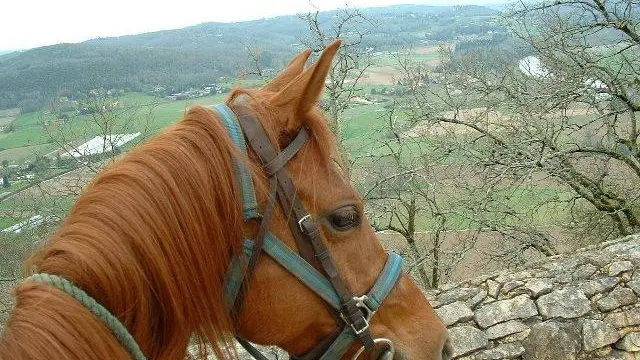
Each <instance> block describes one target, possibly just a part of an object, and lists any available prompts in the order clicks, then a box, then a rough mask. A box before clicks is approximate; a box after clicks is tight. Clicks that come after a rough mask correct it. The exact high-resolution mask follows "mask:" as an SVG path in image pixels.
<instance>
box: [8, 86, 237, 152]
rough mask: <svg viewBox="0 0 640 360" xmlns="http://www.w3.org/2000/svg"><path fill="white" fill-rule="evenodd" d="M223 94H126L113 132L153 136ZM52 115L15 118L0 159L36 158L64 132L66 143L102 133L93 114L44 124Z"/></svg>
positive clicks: (52, 145)
mask: <svg viewBox="0 0 640 360" xmlns="http://www.w3.org/2000/svg"><path fill="white" fill-rule="evenodd" d="M226 96H227V95H226V94H222V95H215V96H207V97H202V98H197V99H189V100H179V101H167V100H164V99H159V98H156V97H152V96H148V95H144V94H139V93H129V94H125V95H123V96H122V97H121V98H118V99H119V101H120V102H121V103H122V104H124V106H125V107H128V106H129V108H128V109H126V110H122V109H118V111H119V112H120V117H121V121H120V122H119V123H118V124H116V126H115V127H114V129H115V131H114V132H116V133H117V132H125V131H126V132H138V131H140V132H143V133H145V134H146V133H155V132H157V131H159V130H161V129H164V128H166V127H167V126H169V125H171V124H173V123H175V122H177V121H178V120H180V118H181V117H182V116H183V114H184V112H185V111H186V110H187V109H188V108H189V107H190V106H193V105H196V104H200V105H210V104H215V103H220V102H223V101H224V99H225V98H226ZM54 117H55V116H54V115H52V114H48V113H43V112H32V113H26V114H22V115H20V116H18V118H17V119H16V120H15V121H14V124H15V128H14V131H12V132H10V133H0V159H2V160H4V159H7V160H10V161H13V162H15V163H21V162H24V161H25V160H28V159H33V158H35V155H42V154H43V153H45V154H46V153H48V152H50V151H52V150H54V149H55V148H57V146H56V145H55V143H54V141H53V140H52V138H51V135H50V133H51V134H53V136H57V135H56V134H58V133H60V134H62V133H64V139H65V140H66V141H75V142H78V143H79V142H84V141H86V140H87V139H89V138H91V137H94V136H97V135H101V134H102V133H103V131H102V130H101V128H100V127H99V126H98V125H97V124H96V122H95V121H93V119H92V115H75V114H72V115H71V116H70V117H69V120H67V121H66V122H65V123H64V124H62V125H59V126H57V127H56V126H49V127H48V128H45V126H44V125H43V124H44V122H45V119H49V120H50V119H53V118H54Z"/></svg>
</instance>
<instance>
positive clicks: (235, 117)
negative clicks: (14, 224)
mask: <svg viewBox="0 0 640 360" xmlns="http://www.w3.org/2000/svg"><path fill="white" fill-rule="evenodd" d="M232 106H233V109H232V108H230V107H229V106H227V105H226V104H219V105H215V106H214V109H215V110H216V111H217V112H218V114H219V115H220V118H221V120H222V121H223V123H224V125H225V128H226V129H227V132H228V134H229V136H230V137H231V139H232V140H233V142H234V144H235V145H236V147H237V148H238V150H240V151H242V152H243V153H244V154H245V155H246V154H247V144H246V142H245V138H246V140H247V141H248V142H249V145H250V146H251V148H252V149H253V151H254V152H255V153H256V154H257V155H258V157H259V158H260V161H261V163H262V168H263V170H264V171H265V173H266V175H267V177H268V178H269V188H270V190H269V196H268V199H267V203H266V206H265V207H264V209H263V213H262V214H260V213H259V211H258V204H257V201H256V197H255V191H254V186H253V180H252V177H251V174H250V173H249V170H248V168H247V166H246V165H245V164H244V163H243V162H242V161H237V162H236V163H235V167H236V175H237V176H238V180H239V185H240V189H241V191H242V198H243V212H244V220H245V221H250V220H258V221H260V226H259V228H258V232H257V234H256V236H255V239H253V240H252V239H245V240H244V248H243V252H242V254H241V255H240V256H237V257H236V258H234V259H233V260H232V262H231V264H230V266H229V269H228V272H227V278H226V279H227V280H226V282H225V293H224V294H225V299H224V300H225V306H226V308H227V310H228V311H229V312H230V313H231V314H232V317H233V318H237V316H238V314H239V312H240V310H241V306H242V303H243V299H244V295H245V291H246V290H247V289H248V284H249V283H250V280H251V278H252V276H253V273H254V271H255V267H256V264H257V262H258V259H259V257H260V255H261V254H262V253H263V252H264V253H266V254H267V255H268V256H270V257H271V258H273V259H274V260H275V261H276V262H277V263H278V264H280V266H282V267H283V268H284V269H286V270H287V271H289V272H290V273H292V274H293V275H294V276H296V277H297V278H298V279H299V280H300V281H301V282H302V283H303V284H304V285H306V286H307V287H308V288H309V289H310V290H312V291H313V292H314V293H315V294H316V295H318V296H319V297H320V298H322V299H323V300H324V301H325V302H326V304H327V305H328V307H329V309H330V310H331V311H330V312H331V314H332V315H333V316H334V318H335V319H336V322H337V323H338V324H339V325H338V328H337V329H336V331H335V332H334V333H333V334H331V335H330V336H329V337H327V338H326V339H325V340H323V341H321V342H320V344H318V345H317V346H316V347H315V348H314V349H312V350H311V351H310V352H309V353H307V354H305V355H304V356H301V357H294V356H291V359H297V360H338V359H341V358H342V357H344V355H345V354H346V353H347V351H348V350H349V349H350V348H351V347H352V345H353V344H354V342H356V341H358V340H359V341H360V342H361V343H362V347H361V348H360V349H359V350H358V351H357V352H356V353H355V355H354V356H353V358H352V359H353V360H356V359H357V358H358V357H359V356H360V355H361V354H363V353H366V354H368V355H367V356H368V359H379V360H391V359H392V358H393V356H394V353H395V350H394V349H395V348H394V346H393V343H392V342H391V341H390V340H388V339H384V338H378V339H374V338H373V336H372V335H371V332H370V329H369V324H370V321H371V319H372V317H373V316H374V315H375V313H376V311H377V310H378V308H379V307H380V305H381V304H382V302H383V301H384V300H385V299H386V297H387V296H388V295H389V293H390V292H391V290H392V289H393V288H394V287H395V284H396V283H397V282H398V279H399V278H400V276H401V274H402V258H401V257H400V256H399V255H397V254H395V253H393V252H389V254H388V258H387V262H386V264H385V266H384V268H383V270H382V271H381V273H380V275H379V276H378V278H377V280H376V282H375V284H374V285H373V286H372V287H371V289H370V290H369V292H368V293H367V294H364V295H362V296H355V295H353V294H352V293H351V292H350V291H349V290H348V288H347V286H346V283H345V281H344V280H343V278H342V277H341V275H340V273H339V272H338V270H337V268H336V266H335V263H334V260H333V258H332V256H331V253H330V251H329V249H328V248H327V247H326V245H325V243H324V242H323V241H322V236H321V233H320V229H319V227H318V224H317V223H316V221H315V220H314V219H313V217H312V216H311V214H309V212H308V211H307V210H306V209H305V207H304V205H303V204H302V202H301V201H300V199H299V197H298V196H297V191H296V188H295V186H294V184H293V181H292V180H291V177H290V176H289V174H288V172H287V170H286V169H285V165H286V164H287V163H288V162H289V160H291V159H292V158H293V157H294V156H295V155H296V154H297V153H298V151H299V150H300V149H301V148H302V146H303V145H304V144H305V143H306V141H307V139H308V136H309V135H308V132H307V130H306V128H305V127H304V126H303V127H302V128H301V130H300V132H299V133H298V134H297V136H296V137H295V139H294V140H293V141H292V142H291V143H290V144H289V145H288V146H287V147H286V148H285V149H284V150H282V151H281V152H279V153H278V152H276V150H275V147H274V146H273V144H271V142H270V141H269V138H268V136H267V134H266V132H265V130H264V128H263V127H262V124H261V123H260V122H259V121H258V120H257V118H256V117H255V116H254V115H253V113H252V110H251V109H250V108H249V107H248V106H245V105H243V104H232ZM278 204H279V205H280V207H281V210H282V212H283V213H284V214H289V215H290V216H288V219H289V227H290V230H291V232H292V234H293V237H294V239H295V241H296V245H297V248H298V251H299V252H300V255H298V253H296V252H294V251H293V250H292V249H290V248H289V247H288V246H287V245H286V244H285V243H284V242H282V241H281V240H280V239H278V238H277V237H276V236H274V235H273V234H272V233H270V232H269V231H268V230H269V225H270V221H271V219H272V216H273V213H274V211H275V208H276V206H277V205H278ZM27 280H31V281H37V282H41V283H45V284H48V285H51V286H54V287H56V288H58V289H60V290H62V291H64V292H65V293H67V294H69V295H71V296H72V297H73V298H75V299H76V300H77V301H78V302H79V303H81V304H82V305H84V306H85V307H86V308H87V309H89V310H90V311H91V312H92V313H93V314H95V315H96V316H98V317H99V318H100V319H102V321H103V322H104V323H105V325H107V326H108V327H109V329H110V330H111V332H112V333H113V334H114V335H115V336H116V337H117V338H118V340H119V341H120V342H121V344H122V345H123V346H124V347H125V348H126V349H127V350H128V351H129V353H130V354H131V357H132V358H133V359H135V360H145V356H144V354H143V352H142V351H141V350H140V348H139V346H138V344H137V343H136V342H135V340H134V339H133V337H132V336H131V334H130V333H129V332H128V331H127V329H126V328H125V326H124V325H122V323H121V322H120V321H119V320H118V319H117V318H116V317H115V316H113V315H112V314H111V313H110V312H109V311H108V310H107V309H105V308H104V307H103V306H102V305H100V304H99V303H98V302H97V301H95V300H94V299H93V298H91V297H90V296H89V295H88V294H87V293H86V292H84V291H83V290H82V289H80V288H78V287H77V286H75V285H74V284H73V283H72V282H70V281H68V280H66V279H64V278H62V277H60V276H57V275H50V274H44V273H40V274H34V275H32V276H30V277H29V278H27ZM243 284H246V285H245V286H243ZM237 340H238V342H239V343H240V344H241V345H242V346H243V347H244V348H245V349H246V350H247V351H248V352H249V353H250V354H251V355H252V356H253V357H254V358H255V359H258V360H267V358H266V357H265V356H264V355H262V354H261V353H260V351H258V350H257V349H256V348H255V347H254V346H253V345H251V344H250V343H249V342H247V341H246V340H244V339H241V338H237ZM378 345H381V346H382V347H379V346H378Z"/></svg>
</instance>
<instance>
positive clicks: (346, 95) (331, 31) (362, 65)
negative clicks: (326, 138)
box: [301, 9, 374, 170]
mask: <svg viewBox="0 0 640 360" xmlns="http://www.w3.org/2000/svg"><path fill="white" fill-rule="evenodd" d="M301 19H302V20H304V21H305V22H306V24H307V25H308V28H309V33H308V35H307V36H306V37H305V38H303V39H302V40H301V42H302V43H303V44H304V45H305V46H307V47H309V48H311V49H313V51H314V53H320V52H321V51H322V50H323V49H324V48H325V47H326V46H327V45H329V44H330V43H331V42H333V41H335V40H337V39H341V40H342V41H343V43H342V46H341V47H340V49H339V50H338V53H337V54H336V57H335V60H334V63H333V67H332V68H331V70H330V71H329V74H328V76H327V82H326V90H325V98H324V101H323V103H322V107H323V108H324V110H325V112H326V113H327V118H328V120H329V127H330V128H331V130H332V131H333V133H334V134H336V138H337V139H338V148H339V149H340V152H341V156H342V160H343V163H344V165H345V167H346V168H347V170H348V169H349V167H350V166H349V163H350V162H349V161H348V155H347V152H346V150H345V149H344V147H343V146H342V125H341V123H342V121H343V120H344V119H343V116H342V115H343V113H344V111H345V110H346V109H347V108H348V107H349V105H350V103H351V101H352V100H353V98H354V97H356V96H358V94H359V93H360V92H361V91H362V88H361V87H360V80H361V79H362V77H363V76H364V74H365V72H366V71H367V69H368V68H369V66H371V56H370V52H371V51H372V50H373V49H372V48H366V47H365V45H364V44H365V42H364V40H365V39H366V37H367V36H368V35H369V34H370V32H371V31H370V28H371V26H373V25H374V22H373V20H371V19H369V18H368V17H367V16H365V15H364V14H362V12H360V10H358V9H343V10H338V11H337V13H336V14H335V16H333V17H329V16H328V15H326V14H321V13H320V12H319V11H316V12H315V13H307V14H305V15H301Z"/></svg>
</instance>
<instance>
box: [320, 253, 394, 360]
mask: <svg viewBox="0 0 640 360" xmlns="http://www.w3.org/2000/svg"><path fill="white" fill-rule="evenodd" d="M400 276H402V257H401V256H400V255H398V254H396V253H394V252H389V256H388V258H387V262H386V264H385V265H384V268H383V269H382V271H381V272H380V275H378V280H376V283H375V284H374V285H373V287H371V290H369V293H368V294H367V299H366V300H365V303H366V304H367V306H368V307H369V309H371V310H373V311H377V310H378V308H379V307H380V305H381V304H382V302H383V301H384V299H386V298H387V296H388V295H389V293H391V290H393V288H394V287H395V285H396V283H397V282H398V279H399V278H400ZM356 338H357V335H356V334H355V333H354V332H353V329H352V328H351V327H350V326H345V328H344V330H342V332H341V333H340V335H338V337H337V338H336V339H335V340H334V341H333V343H332V344H331V346H329V348H328V349H327V351H326V352H325V353H324V354H323V355H322V356H321V357H320V359H319V360H335V359H342V357H343V356H344V354H345V353H346V352H347V351H348V350H349V348H350V347H351V344H353V342H354V341H356Z"/></svg>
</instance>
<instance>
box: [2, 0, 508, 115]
mask: <svg viewBox="0 0 640 360" xmlns="http://www.w3.org/2000/svg"><path fill="white" fill-rule="evenodd" d="M361 11H362V13H363V14H365V15H366V16H368V17H369V18H371V19H372V21H373V23H372V24H368V23H366V24H360V25H358V26H359V27H360V30H366V31H369V32H371V36H369V37H368V38H367V43H366V44H364V46H367V47H371V48H373V49H375V50H376V51H388V50H396V49H399V48H403V47H406V46H408V45H420V44H433V43H437V42H441V41H451V40H455V39H459V38H464V37H470V36H480V35H482V34H486V33H487V32H489V31H494V32H495V31H499V30H500V27H499V25H497V24H496V23H495V22H494V21H493V18H494V16H495V15H496V14H497V13H498V12H497V11H496V10H492V9H489V8H486V7H480V6H444V7H434V6H423V5H399V6H390V7H383V8H368V9H362V10H361ZM336 14H337V12H336V11H331V12H324V13H321V14H320V20H321V23H323V24H329V23H330V21H331V19H332V18H333V17H334V16H336ZM349 30H355V29H347V31H349ZM307 32H308V30H307V27H306V24H305V23H304V22H303V21H302V20H301V19H300V18H299V17H298V16H281V17H276V18H271V19H262V20H255V21H246V22H238V23H204V24H200V25H197V26H191V27H187V28H184V29H179V30H166V31H158V32H152V33H145V34H140V35H131V36H121V37H114V38H103V39H95V40H89V41H86V42H83V43H79V44H60V45H54V46H46V47H41V48H36V49H32V50H28V51H22V52H12V53H9V54H2V55H0V109H3V108H11V107H22V108H23V109H24V110H25V111H29V110H35V109H38V108H40V107H42V106H43V105H44V104H46V103H47V102H48V101H50V99H52V98H54V97H59V96H66V97H70V98H73V97H74V96H75V95H76V94H78V93H82V92H86V91H88V90H90V89H94V88H106V89H110V88H115V89H124V90H127V91H143V92H150V91H152V90H153V89H159V88H163V89H166V91H167V92H170V91H181V90H184V89H187V88H189V87H198V86H202V85H205V84H211V83H216V82H219V81H220V78H221V77H227V78H235V77H236V76H237V74H238V73H239V72H241V71H242V70H243V69H247V67H248V66H249V65H248V60H247V59H248V52H247V50H246V49H247V47H251V48H252V49H258V51H260V52H261V62H262V64H261V65H262V66H264V67H266V68H275V69H279V68H281V67H282V66H283V65H284V64H286V61H288V59H289V58H290V57H291V56H292V55H293V54H295V53H297V52H298V51H299V50H300V49H301V48H302V45H300V43H301V41H302V37H303V36H305V34H307Z"/></svg>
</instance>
